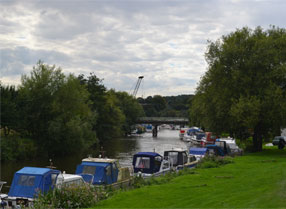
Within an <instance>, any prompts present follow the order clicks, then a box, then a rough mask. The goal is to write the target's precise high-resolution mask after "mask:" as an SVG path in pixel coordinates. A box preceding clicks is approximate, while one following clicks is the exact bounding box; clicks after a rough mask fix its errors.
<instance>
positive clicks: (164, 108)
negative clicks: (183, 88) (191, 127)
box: [137, 94, 193, 118]
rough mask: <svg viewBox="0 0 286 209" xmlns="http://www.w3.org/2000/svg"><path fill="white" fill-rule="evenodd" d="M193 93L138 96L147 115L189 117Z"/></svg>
mask: <svg viewBox="0 0 286 209" xmlns="http://www.w3.org/2000/svg"><path fill="white" fill-rule="evenodd" d="M192 97H193V95H192V94H190V95H178V96H160V95H154V96H153V97H152V96H148V97H147V98H146V99H144V98H141V97H140V98H138V99H137V100H138V102H139V103H140V104H141V105H142V107H143V109H144V112H145V115H146V116H147V117H183V118H188V117H189V107H190V106H189V104H190V101H191V99H192Z"/></svg>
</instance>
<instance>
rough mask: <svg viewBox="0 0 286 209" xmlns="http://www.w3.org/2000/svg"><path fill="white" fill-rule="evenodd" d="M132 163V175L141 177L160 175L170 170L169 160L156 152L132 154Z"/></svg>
mask: <svg viewBox="0 0 286 209" xmlns="http://www.w3.org/2000/svg"><path fill="white" fill-rule="evenodd" d="M132 165H133V171H134V175H135V176H142V177H143V178H148V177H151V176H160V175H163V174H165V173H168V172H170V171H171V165H170V161H169V160H165V159H164V158H163V156H161V155H160V154H158V153H156V152H138V153H137V154H135V155H133V162H132Z"/></svg>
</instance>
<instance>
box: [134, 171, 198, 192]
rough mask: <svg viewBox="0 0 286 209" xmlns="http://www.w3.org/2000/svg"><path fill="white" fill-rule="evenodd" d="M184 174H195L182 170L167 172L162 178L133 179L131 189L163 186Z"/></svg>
mask: <svg viewBox="0 0 286 209" xmlns="http://www.w3.org/2000/svg"><path fill="white" fill-rule="evenodd" d="M186 174H195V171H194V170H193V169H190V168H184V169H183V170H179V171H174V172H169V173H167V174H165V175H164V176H160V177H153V176H152V177H151V178H148V179H143V178H142V177H137V176H136V177H135V178H134V183H133V187H134V188H140V187H142V186H148V185H159V184H165V183H167V182H169V181H171V180H172V179H174V178H176V177H177V176H181V175H186Z"/></svg>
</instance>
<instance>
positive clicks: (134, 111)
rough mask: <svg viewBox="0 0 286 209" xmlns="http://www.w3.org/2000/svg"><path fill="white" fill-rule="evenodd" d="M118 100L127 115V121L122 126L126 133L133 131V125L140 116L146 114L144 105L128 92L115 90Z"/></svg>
mask: <svg viewBox="0 0 286 209" xmlns="http://www.w3.org/2000/svg"><path fill="white" fill-rule="evenodd" d="M114 93H115V95H116V97H117V99H118V101H119V108H120V110H121V111H122V113H123V114H124V116H125V122H124V124H123V126H122V129H123V131H124V132H125V134H128V133H130V132H131V127H132V125H134V124H136V120H137V118H138V117H140V116H143V115H144V111H143V108H142V106H141V105H140V104H139V103H138V101H137V100H136V99H135V98H134V97H133V96H131V95H129V94H128V93H126V92H114Z"/></svg>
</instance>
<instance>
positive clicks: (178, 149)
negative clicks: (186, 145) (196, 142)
mask: <svg viewBox="0 0 286 209" xmlns="http://www.w3.org/2000/svg"><path fill="white" fill-rule="evenodd" d="M186 151H187V150H185V149H183V148H172V149H170V150H166V151H165V152H186Z"/></svg>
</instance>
